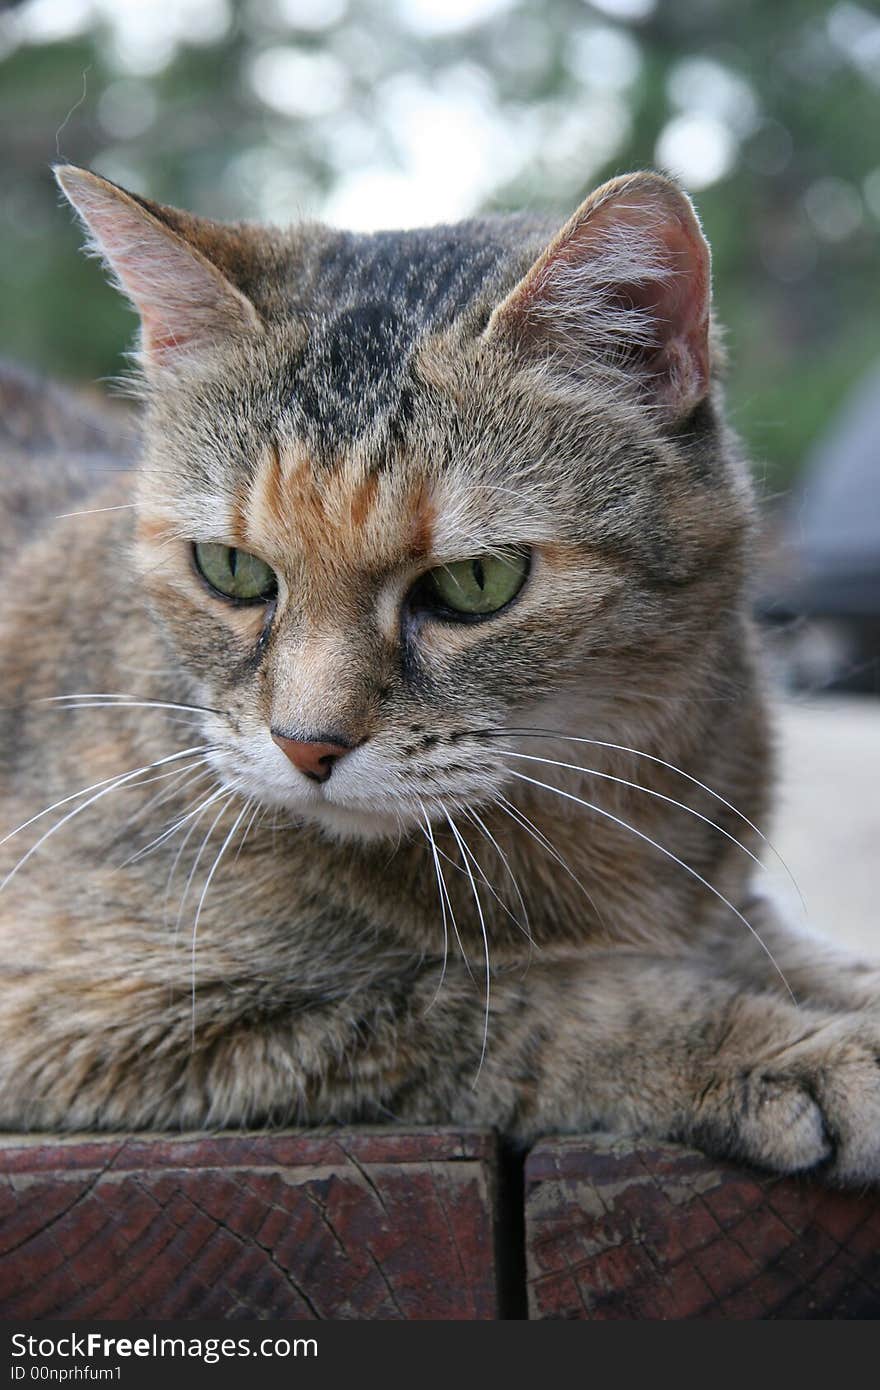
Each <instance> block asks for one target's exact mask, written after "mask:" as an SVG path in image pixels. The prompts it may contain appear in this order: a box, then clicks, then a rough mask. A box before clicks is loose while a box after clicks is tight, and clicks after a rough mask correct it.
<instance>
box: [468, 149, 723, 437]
mask: <svg viewBox="0 0 880 1390" xmlns="http://www.w3.org/2000/svg"><path fill="white" fill-rule="evenodd" d="M709 307H710V269H709V248H708V246H707V244H706V241H705V238H704V237H703V234H702V231H701V230H700V225H699V222H698V221H697V217H696V213H695V212H694V209H693V206H692V205H691V202H690V200H689V199H688V198H687V196H686V195H685V194H684V193H683V192H682V191H681V190H680V189H679V188H678V187H677V186H676V185H675V184H674V183H672V181H671V180H669V179H666V178H663V177H662V176H661V175H659V174H652V173H639V174H630V175H627V176H625V177H623V178H617V179H612V180H611V181H610V182H609V183H606V184H603V186H602V187H601V188H599V189H597V190H596V192H595V193H592V194H591V195H590V196H589V198H587V199H586V201H585V202H584V203H583V204H582V205H581V206H580V207H579V208H578V210H577V212H576V213H575V214H574V216H573V217H572V218H571V219H570V220H569V221H568V222H567V223H566V225H565V226H564V227H563V229H562V231H561V232H560V233H559V235H558V236H557V237H556V238H555V239H554V240H553V241H552V242H551V243H550V245H549V246H548V247H547V250H546V251H545V252H544V253H543V255H542V256H540V257H539V258H538V260H537V261H536V262H535V264H534V265H533V266H532V268H531V270H530V271H529V272H528V274H527V275H526V276H525V277H524V279H523V280H521V281H520V283H519V284H518V285H517V286H516V287H515V288H514V289H513V290H512V292H511V293H510V294H509V295H508V296H507V298H506V299H505V300H504V301H503V303H501V304H500V305H499V306H498V307H497V308H496V310H495V312H494V313H493V315H492V318H491V319H490V321H489V324H488V326H487V329H486V334H487V336H488V337H490V338H502V339H504V340H505V341H507V342H508V343H509V344H511V345H512V346H513V347H514V349H515V350H516V351H517V352H519V353H521V354H524V355H526V356H528V357H531V358H532V359H534V358H535V356H538V357H544V358H546V357H548V356H549V357H551V358H554V359H557V360H559V361H560V363H561V365H563V366H564V368H565V369H566V370H568V371H570V372H573V373H575V374H577V373H578V372H583V371H584V370H589V369H593V370H595V369H596V368H599V367H604V368H605V370H610V371H612V372H613V373H614V374H615V375H620V376H621V377H623V378H626V379H628V380H631V381H634V382H635V383H637V385H638V387H639V389H640V390H641V392H642V393H643V395H644V396H645V397H646V398H647V399H648V400H649V401H650V402H651V403H652V404H653V405H654V406H656V407H657V408H659V409H660V410H661V412H662V413H663V414H667V415H670V416H672V417H673V418H681V417H683V416H685V415H687V414H689V413H690V411H691V410H693V408H694V406H696V405H697V404H698V402H699V401H700V400H702V399H703V397H704V396H705V395H706V393H707V392H708V389H709Z"/></svg>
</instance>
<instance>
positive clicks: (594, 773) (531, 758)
mask: <svg viewBox="0 0 880 1390" xmlns="http://www.w3.org/2000/svg"><path fill="white" fill-rule="evenodd" d="M500 752H501V754H502V756H503V757H506V758H524V759H525V760H526V761H527V762H530V763H546V764H547V766H548V767H562V768H566V769H567V770H568V771H569V772H583V773H586V774H587V776H589V777H601V778H602V780H603V781H606V782H616V783H617V784H618V786H621V787H631V788H632V789H633V791H637V792H644V793H645V795H646V796H653V797H656V798H657V800H658V801H665V802H667V803H668V804H669V805H670V806H676V807H678V809H679V810H680V811H686V812H687V814H688V815H689V816H695V817H696V818H697V820H701V821H703V822H704V824H706V825H708V826H711V827H712V829H713V830H717V831H718V834H719V835H723V836H724V838H725V840H729V841H730V843H731V844H733V845H736V847H737V849H741V850H742V852H743V854H747V855H748V857H749V858H750V859H751V860H752V862H753V863H754V864H757V866H758V868H759V869H763V867H764V865H763V864H762V863H761V861H760V859H759V858H758V856H757V855H756V854H753V853H752V851H751V850H750V849H749V847H748V845H744V844H743V842H742V840H738V839H737V838H736V836H735V835H731V834H730V832H729V831H727V830H725V829H724V827H723V826H722V825H718V824H717V822H716V821H714V820H712V818H711V816H704V815H703V813H702V811H697V810H696V809H695V808H694V807H693V806H688V805H687V804H686V802H684V801H676V799H675V797H674V796H666V794H665V793H664V792H658V791H655V790H654V788H653V787H645V786H642V784H641V782H630V781H629V780H628V779H627V778H626V777H615V776H614V774H613V773H611V772H599V771H598V770H597V769H596V768H594V767H581V766H580V765H579V764H577V763H563V762H559V761H558V760H557V759H556V758H539V757H537V756H536V755H535V754H533V753H515V752H514V751H513V749H512V748H502V749H501V750H500Z"/></svg>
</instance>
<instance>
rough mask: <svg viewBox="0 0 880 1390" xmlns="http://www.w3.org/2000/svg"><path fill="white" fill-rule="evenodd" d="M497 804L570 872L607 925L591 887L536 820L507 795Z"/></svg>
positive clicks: (501, 797)
mask: <svg viewBox="0 0 880 1390" xmlns="http://www.w3.org/2000/svg"><path fill="white" fill-rule="evenodd" d="M495 804H496V805H497V806H499V807H500V808H501V810H502V811H506V812H507V814H508V815H509V816H510V817H511V819H512V820H513V821H514V822H516V823H518V824H519V825H521V826H522V828H523V830H525V832H526V834H527V835H531V837H532V839H533V840H534V841H535V843H536V844H539V845H540V846H541V848H542V849H544V850H546V852H547V853H548V854H549V855H550V856H551V858H553V859H555V860H556V863H557V864H558V865H559V866H560V868H561V869H562V870H563V871H564V872H565V873H566V874H568V877H569V878H570V879H571V881H572V883H574V884H576V885H577V887H578V888H579V889H580V890H581V892H582V893H583V895H584V897H585V898H586V899H587V902H588V903H589V904H590V906H591V908H592V909H593V911H594V912H595V914H596V917H597V918H598V920H599V921H600V922H601V923H602V926H605V925H606V924H605V922H604V921H603V920H602V914H601V912H600V911H599V908H598V907H597V905H596V900H595V898H594V897H593V895H592V893H591V892H590V891H589V889H587V888H585V887H584V885H583V884H582V883H581V881H580V879H579V878H578V877H577V875H576V874H574V873H572V871H571V869H570V867H569V865H568V864H567V863H566V861H565V860H564V859H563V857H562V855H561V854H560V853H559V851H558V850H557V849H556V847H555V845H553V844H551V842H550V840H549V839H548V838H547V836H546V835H545V834H544V832H543V830H539V828H538V826H536V825H535V822H534V821H533V820H531V819H530V818H529V817H528V816H527V815H526V813H525V811H521V810H520V808H519V807H518V806H514V804H513V802H512V801H508V799H507V797H506V796H502V795H501V794H500V793H498V794H497V796H496V798H495Z"/></svg>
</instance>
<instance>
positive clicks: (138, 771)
mask: <svg viewBox="0 0 880 1390" xmlns="http://www.w3.org/2000/svg"><path fill="white" fill-rule="evenodd" d="M208 749H209V745H208V744H202V745H200V746H199V747H195V748H185V749H183V750H182V751H181V752H180V753H170V754H168V756H167V757H164V758H157V759H156V761H155V762H152V763H146V764H145V765H144V766H143V767H138V768H135V769H134V771H133V772H126V773H122V774H120V775H118V776H117V777H115V778H105V779H104V781H103V782H96V783H95V784H94V785H95V786H97V787H100V788H101V790H100V791H98V792H96V793H95V794H94V796H90V797H88V799H87V800H86V801H84V802H82V803H81V804H80V805H79V806H74V808H73V810H72V811H68V812H67V814H66V815H64V816H62V817H61V819H60V820H58V821H56V822H55V824H54V825H52V826H50V827H49V829H48V830H47V831H46V832H45V834H43V835H41V836H40V838H39V839H38V840H36V841H35V843H34V844H32V845H31V847H30V849H29V850H28V851H27V853H25V854H23V855H22V857H21V858H20V859H19V861H18V863H17V864H15V865H14V866H13V867H12V868H11V869H10V870H9V873H8V874H7V875H6V877H5V878H4V879H3V881H2V882H0V893H2V891H3V889H4V888H5V887H6V885H7V884H8V883H9V881H10V879H12V878H13V877H14V875H15V874H17V873H18V871H19V869H20V868H22V867H23V865H25V864H26V863H27V861H28V860H29V859H30V857H31V855H33V854H35V853H36V852H37V850H38V849H39V848H40V846H41V845H43V844H45V842H46V841H47V840H48V839H49V837H50V835H54V834H55V831H56V830H60V829H61V827H62V826H63V825H66V824H67V822H68V821H69V820H72V819H73V817H74V816H78V815H79V814H80V812H81V811H85V810H87V809H88V807H89V806H92V805H94V803H95V802H96V801H100V800H101V798H102V797H104V796H108V795H109V794H110V792H113V791H118V789H119V788H120V787H122V786H125V785H126V783H128V782H131V781H133V780H134V778H135V777H142V776H143V774H144V773H145V772H150V771H152V769H153V768H154V767H162V766H163V765H164V764H165V763H170V762H175V761H177V760H179V759H180V758H188V757H192V755H193V754H194V753H203V752H205V751H206V750H208ZM149 780H150V781H152V780H153V779H152V778H151V779H149ZM157 780H158V779H157ZM108 782H109V784H110V785H109V786H108V785H107V784H108ZM142 785H146V783H143V784H142ZM87 790H88V791H91V790H92V788H91V787H89V788H87ZM82 795H83V793H82V792H81V791H80V792H74V794H73V796H68V797H64V798H63V799H62V800H61V801H58V802H56V803H55V805H54V806H50V807H48V808H47V810H45V811H40V812H39V814H38V815H36V816H31V818H30V820H27V821H25V822H24V823H23V824H22V825H20V826H18V828H17V829H16V830H13V831H11V832H10V834H8V835H6V836H4V838H3V839H2V840H0V845H2V844H5V843H6V841H7V840H10V839H11V838H12V836H13V835H17V834H18V832H19V831H20V830H24V829H25V827H26V826H28V825H33V823H34V821H37V820H39V819H40V818H41V817H42V816H45V815H47V814H48V812H49V811H54V810H55V809H56V808H57V807H58V806H63V805H65V803H66V802H69V801H73V800H74V799H75V797H77V796H82Z"/></svg>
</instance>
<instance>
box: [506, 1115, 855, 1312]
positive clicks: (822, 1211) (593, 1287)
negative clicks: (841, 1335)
mask: <svg viewBox="0 0 880 1390" xmlns="http://www.w3.org/2000/svg"><path fill="white" fill-rule="evenodd" d="M525 1220H526V1263H527V1279H528V1290H529V1311H530V1316H531V1317H532V1318H569V1319H580V1318H589V1319H608V1318H677V1319H678V1318H876V1317H878V1316H880V1193H878V1192H877V1191H876V1190H874V1191H872V1192H864V1193H854V1192H839V1191H833V1190H830V1189H828V1188H826V1187H822V1186H820V1185H819V1184H817V1183H815V1182H810V1181H807V1180H805V1179H792V1178H788V1179H779V1178H773V1177H767V1176H764V1175H761V1174H757V1173H753V1172H750V1171H749V1170H748V1169H743V1168H738V1167H734V1166H733V1165H730V1164H725V1163H715V1162H713V1161H711V1160H710V1159H707V1158H706V1157H705V1156H704V1155H703V1154H699V1153H696V1152H694V1151H693V1150H690V1149H685V1148H679V1147H677V1146H674V1145H661V1144H652V1145H645V1144H642V1145H636V1144H635V1143H633V1142H632V1141H631V1140H620V1139H613V1138H606V1137H598V1136H591V1137H589V1138H557V1139H545V1140H543V1141H542V1142H541V1143H539V1144H538V1145H537V1146H536V1147H535V1148H534V1149H533V1150H532V1152H531V1153H530V1154H529V1156H528V1159H527V1161H526V1170H525Z"/></svg>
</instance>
